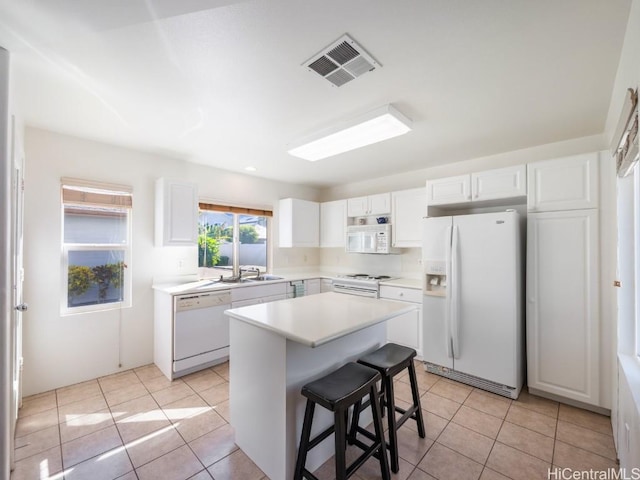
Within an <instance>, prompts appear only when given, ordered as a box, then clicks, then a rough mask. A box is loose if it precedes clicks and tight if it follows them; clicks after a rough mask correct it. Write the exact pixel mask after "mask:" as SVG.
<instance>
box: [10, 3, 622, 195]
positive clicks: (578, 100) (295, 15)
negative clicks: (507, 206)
mask: <svg viewBox="0 0 640 480" xmlns="http://www.w3.org/2000/svg"><path fill="white" fill-rule="evenodd" d="M630 4H631V0H607V1H602V0H538V1H527V0H482V1H470V0H466V1H465V0H415V1H408V0H396V1H388V0H349V1H347V2H345V1H343V0H305V1H300V0H251V1H244V2H238V1H230V0H229V1H224V0H180V1H176V0H109V1H104V0H20V1H16V0H0V45H1V46H3V47H5V48H6V49H7V50H9V51H10V52H11V54H12V68H13V70H14V74H15V79H16V81H15V95H16V99H17V103H18V104H19V105H20V106H21V109H22V110H23V112H22V113H23V115H24V118H25V123H26V124H27V125H32V126H36V127H41V128H45V129H49V130H53V131H57V132H61V133H66V134H71V135H76V136H80V137H85V138H90V139H95V140H99V141H104V142H108V143H113V144H117V145H123V146H127V147H133V148H136V149H142V150H145V151H150V152H155V153H159V154H163V155H170V156H173V157H177V158H182V159H185V160H188V161H192V162H196V163H202V164H207V165H211V166H213V167H218V168H223V169H226V170H232V171H237V172H242V173H247V174H249V175H255V176H260V177H265V178H270V179H276V180H281V181H286V182H294V183H299V184H306V185H311V186H317V187H328V186H334V185H340V184H344V183H350V182H353V181H357V180H364V179H368V178H375V177H383V176H386V175H390V174H393V173H399V172H404V171H411V170H417V169H422V168H426V167H430V166H435V165H440V164H443V163H448V162H454V161H459V160H466V159H471V158H477V157H482V156H487V155H492V154H496V153H502V152H507V151H512V150H517V149H521V148H527V147H531V146H535V145H541V144H546V143H552V142H556V141H562V140H567V139H572V138H578V137H583V136H589V135H594V134H599V133H602V132H603V130H604V125H605V121H606V116H607V111H608V107H609V101H610V97H611V90H612V87H613V82H614V77H615V72H616V69H617V65H618V60H619V57H620V51H621V48H622V43H623V38H624V32H625V28H626V24H627V19H628V14H629V8H630ZM345 33H347V34H349V35H350V36H351V37H352V38H353V39H354V40H355V41H356V42H357V43H359V44H360V45H361V46H362V47H363V48H364V49H365V50H366V51H367V52H368V53H369V54H371V55H372V56H373V58H374V59H375V60H376V61H377V62H379V63H380V64H381V65H382V67H381V68H377V69H376V70H374V71H372V72H370V73H366V74H365V75H363V76H361V77H359V78H357V79H356V80H354V81H351V82H349V83H347V84H345V85H343V86H342V87H339V88H338V87H334V86H332V85H331V84H330V83H329V82H327V81H326V80H324V79H322V78H321V77H319V76H318V75H317V74H315V73H312V72H310V71H308V70H307V69H306V68H303V67H302V66H301V64H302V63H303V62H305V61H306V60H307V59H309V58H310V57H311V56H312V55H314V54H316V53H317V52H318V51H320V50H321V49H322V48H324V47H326V46H327V45H329V44H331V43H332V42H334V41H335V40H337V39H338V38H339V37H340V36H342V35H343V34H345ZM389 103H391V104H393V105H394V106H395V107H396V108H397V109H398V110H400V111H401V112H402V113H403V114H404V115H405V116H407V117H409V118H410V119H411V120H412V121H413V130H412V131H411V132H409V133H408V134H406V135H403V136H401V137H398V138H395V139H391V140H388V141H386V142H382V143H378V144H375V145H371V146H368V147H364V148H361V149H359V150H356V151H353V152H348V153H344V154H341V155H337V156H335V157H331V158H328V159H325V160H321V161H318V162H308V161H306V160H301V159H298V158H295V157H292V156H290V155H288V154H287V153H286V150H287V147H288V145H289V144H293V143H295V142H296V141H298V140H299V139H301V138H304V137H306V136H309V135H310V134H312V133H313V132H315V131H318V130H322V129H325V128H327V127H331V126H332V125H335V124H337V123H340V122H343V121H345V120H348V119H349V118H351V117H354V116H357V115H360V114H362V113H365V112H368V111H369V110H372V109H375V108H377V107H380V106H382V105H385V104H389ZM247 166H253V167H255V168H256V171H255V172H253V173H248V172H245V170H244V168H245V167H247Z"/></svg>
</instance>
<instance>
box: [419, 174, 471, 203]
mask: <svg viewBox="0 0 640 480" xmlns="http://www.w3.org/2000/svg"><path fill="white" fill-rule="evenodd" d="M469 201H471V175H459V176H457V177H447V178H440V179H438V180H427V205H444V204H447V203H463V202H469Z"/></svg>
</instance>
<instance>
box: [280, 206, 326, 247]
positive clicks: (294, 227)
mask: <svg viewBox="0 0 640 480" xmlns="http://www.w3.org/2000/svg"><path fill="white" fill-rule="evenodd" d="M278 225H279V229H278V231H279V238H278V240H279V245H280V247H281V248H290V247H317V246H318V245H319V240H320V207H319V204H318V203H317V202H310V201H308V200H299V199H297V198H284V199H282V200H280V202H279V208H278Z"/></svg>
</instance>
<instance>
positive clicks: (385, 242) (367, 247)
mask: <svg viewBox="0 0 640 480" xmlns="http://www.w3.org/2000/svg"><path fill="white" fill-rule="evenodd" d="M346 251H347V253H378V254H388V253H397V250H396V249H395V248H391V225H390V224H388V223H384V224H379V225H351V226H348V227H347V241H346Z"/></svg>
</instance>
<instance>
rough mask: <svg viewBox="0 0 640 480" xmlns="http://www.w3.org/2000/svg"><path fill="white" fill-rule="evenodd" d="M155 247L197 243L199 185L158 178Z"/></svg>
mask: <svg viewBox="0 0 640 480" xmlns="http://www.w3.org/2000/svg"><path fill="white" fill-rule="evenodd" d="M155 223H156V225H155V227H156V228H155V237H156V246H159V247H164V246H185V245H196V244H197V243H198V187H197V185H196V184H194V183H187V182H181V181H177V180H169V179H166V178H159V179H158V180H157V181H156V212H155Z"/></svg>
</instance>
